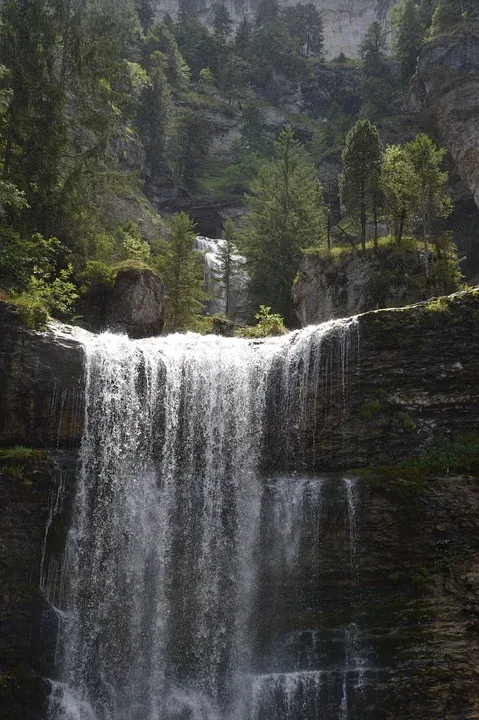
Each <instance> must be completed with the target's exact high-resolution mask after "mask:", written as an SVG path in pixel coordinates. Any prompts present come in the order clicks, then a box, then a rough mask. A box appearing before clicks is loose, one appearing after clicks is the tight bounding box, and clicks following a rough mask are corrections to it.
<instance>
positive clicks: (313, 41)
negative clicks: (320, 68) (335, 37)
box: [284, 3, 324, 57]
mask: <svg viewBox="0 0 479 720" xmlns="http://www.w3.org/2000/svg"><path fill="white" fill-rule="evenodd" d="M284 19H285V21H286V25H287V28H288V30H289V32H290V34H291V35H292V36H293V37H294V38H296V39H297V41H298V43H299V45H300V47H301V52H302V53H303V54H304V55H305V56H306V57H309V56H310V55H321V53H322V52H323V45H324V24H323V20H322V18H321V13H320V12H319V11H318V9H317V8H316V7H315V6H314V5H313V3H308V4H306V5H305V4H303V3H298V4H297V5H291V6H290V7H287V8H285V9H284Z"/></svg>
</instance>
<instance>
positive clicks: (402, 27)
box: [393, 0, 426, 82]
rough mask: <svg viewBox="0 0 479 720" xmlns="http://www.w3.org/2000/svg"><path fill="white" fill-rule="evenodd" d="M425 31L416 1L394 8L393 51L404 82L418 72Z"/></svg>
mask: <svg viewBox="0 0 479 720" xmlns="http://www.w3.org/2000/svg"><path fill="white" fill-rule="evenodd" d="M425 30H426V28H425V26H424V24H423V14H422V12H421V8H420V7H419V5H418V4H417V3H416V2H415V1H414V0H404V1H403V2H402V3H401V4H400V5H399V6H398V7H397V8H393V50H394V54H395V56H396V59H397V61H398V62H399V67H400V70H401V76H402V79H403V81H404V82H407V81H408V80H409V79H410V78H411V77H412V76H413V75H414V73H415V72H416V64H417V59H418V56H419V53H420V51H421V46H422V42H423V38H424V34H425Z"/></svg>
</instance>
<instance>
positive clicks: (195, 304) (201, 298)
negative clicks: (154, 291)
mask: <svg viewBox="0 0 479 720" xmlns="http://www.w3.org/2000/svg"><path fill="white" fill-rule="evenodd" d="M169 227H170V240H169V242H167V243H165V253H164V257H163V261H162V277H163V283H164V286H165V330H166V331H167V332H184V331H185V330H193V329H195V323H196V320H197V317H198V315H199V313H200V312H201V310H202V308H203V306H204V305H205V303H206V299H207V297H206V294H205V292H204V291H203V268H202V262H201V258H200V256H199V255H198V253H197V252H196V251H195V250H194V241H195V232H194V229H195V225H194V223H193V221H192V220H190V218H189V217H188V215H187V214H186V213H184V212H180V213H178V214H177V215H174V216H173V218H172V219H171V220H170V223H169Z"/></svg>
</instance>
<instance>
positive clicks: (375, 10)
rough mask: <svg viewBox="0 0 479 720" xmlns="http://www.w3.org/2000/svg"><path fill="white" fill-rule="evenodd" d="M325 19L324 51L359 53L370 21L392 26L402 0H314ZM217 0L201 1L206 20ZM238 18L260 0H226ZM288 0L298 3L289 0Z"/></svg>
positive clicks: (169, 2) (172, 7)
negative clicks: (391, 14) (393, 13)
mask: <svg viewBox="0 0 479 720" xmlns="http://www.w3.org/2000/svg"><path fill="white" fill-rule="evenodd" d="M313 3H314V5H316V7H317V8H318V10H319V11H320V12H321V14H322V16H323V20H324V40H325V53H326V56H327V57H330V58H333V57H337V56H338V55H339V53H344V54H345V55H346V56H347V57H352V58H355V57H357V56H358V51H359V45H360V43H361V41H362V39H363V37H364V35H365V33H366V30H367V29H368V27H369V25H371V23H373V22H376V21H379V22H380V23H381V24H382V25H383V26H384V27H385V29H389V21H388V13H389V11H390V9H391V8H392V7H393V6H394V5H398V4H399V0H313ZM214 4H215V3H214V0H203V2H201V3H199V7H200V12H201V14H202V17H203V19H204V20H205V22H206V23H208V22H211V20H212V7H213V5H214ZM224 4H225V5H226V7H227V9H228V11H229V12H230V14H231V16H232V17H233V18H234V20H235V21H236V22H239V20H241V18H242V17H244V16H245V15H246V16H252V15H254V13H255V11H256V7H257V4H258V3H257V0H227V1H226V2H225V3H224ZM285 4H291V5H292V4H295V2H294V0H289V2H287V3H285ZM154 6H155V9H156V12H157V13H158V15H159V16H160V17H161V16H163V15H165V14H166V13H169V14H170V15H172V16H175V15H176V13H177V12H178V0H155V2H154Z"/></svg>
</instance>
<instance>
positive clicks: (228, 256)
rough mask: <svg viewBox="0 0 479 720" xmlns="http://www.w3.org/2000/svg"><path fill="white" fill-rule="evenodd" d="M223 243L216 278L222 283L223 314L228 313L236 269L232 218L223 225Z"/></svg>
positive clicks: (219, 253) (234, 229)
mask: <svg viewBox="0 0 479 720" xmlns="http://www.w3.org/2000/svg"><path fill="white" fill-rule="evenodd" d="M222 237H223V244H222V245H220V248H219V250H218V255H217V263H218V272H217V279H218V280H219V281H220V282H221V283H222V285H223V288H224V298H225V314H226V317H227V318H228V317H229V314H230V296H231V284H232V281H233V279H234V276H235V275H236V273H237V271H238V260H237V255H238V248H237V246H236V242H237V239H236V228H235V224H234V222H233V220H232V219H231V218H228V219H227V220H226V222H225V224H224V225H223V233H222Z"/></svg>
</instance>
